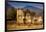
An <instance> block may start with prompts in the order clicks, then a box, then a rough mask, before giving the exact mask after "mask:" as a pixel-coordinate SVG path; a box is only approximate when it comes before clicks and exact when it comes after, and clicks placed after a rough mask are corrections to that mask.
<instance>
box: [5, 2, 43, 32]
mask: <svg viewBox="0 0 46 32" xmlns="http://www.w3.org/2000/svg"><path fill="white" fill-rule="evenodd" d="M7 2H8V1H5V32H7V31H27V30H44V2H28V1H9V2H20V3H37V4H43V28H41V29H22V30H7V22H6V21H7V20H6V15H7V14H6V13H7V11H6V10H7V9H6V7H7Z"/></svg>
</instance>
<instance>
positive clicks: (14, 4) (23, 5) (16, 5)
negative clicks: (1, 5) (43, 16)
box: [8, 2, 43, 9]
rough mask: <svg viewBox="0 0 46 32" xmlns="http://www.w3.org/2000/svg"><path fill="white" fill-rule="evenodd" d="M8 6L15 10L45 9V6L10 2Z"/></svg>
mask: <svg viewBox="0 0 46 32" xmlns="http://www.w3.org/2000/svg"><path fill="white" fill-rule="evenodd" d="M8 5H10V6H12V7H14V8H23V7H25V6H33V7H36V8H40V9H43V4H36V3H18V2H8ZM10 6H9V7H10Z"/></svg>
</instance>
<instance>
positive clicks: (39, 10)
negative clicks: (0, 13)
mask: <svg viewBox="0 0 46 32" xmlns="http://www.w3.org/2000/svg"><path fill="white" fill-rule="evenodd" d="M24 8H25V9H29V10H31V11H33V12H35V13H36V14H38V15H41V16H42V15H43V9H40V8H37V7H34V6H25V7H24Z"/></svg>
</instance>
